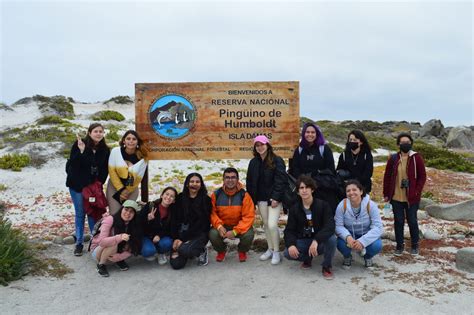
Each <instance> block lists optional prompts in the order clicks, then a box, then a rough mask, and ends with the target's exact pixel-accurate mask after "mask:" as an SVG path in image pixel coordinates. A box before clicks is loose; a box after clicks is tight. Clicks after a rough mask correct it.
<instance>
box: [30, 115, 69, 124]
mask: <svg viewBox="0 0 474 315" xmlns="http://www.w3.org/2000/svg"><path fill="white" fill-rule="evenodd" d="M36 123H37V124H38V125H55V124H63V123H67V121H66V120H64V119H62V118H61V117H59V116H58V115H49V116H44V117H41V118H40V119H38V120H36Z"/></svg>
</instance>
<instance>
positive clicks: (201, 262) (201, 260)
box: [197, 247, 209, 266]
mask: <svg viewBox="0 0 474 315" xmlns="http://www.w3.org/2000/svg"><path fill="white" fill-rule="evenodd" d="M207 254H208V253H207V247H204V251H203V252H202V253H201V255H199V257H198V262H197V265H198V266H207V264H208V263H209V257H208V255H207Z"/></svg>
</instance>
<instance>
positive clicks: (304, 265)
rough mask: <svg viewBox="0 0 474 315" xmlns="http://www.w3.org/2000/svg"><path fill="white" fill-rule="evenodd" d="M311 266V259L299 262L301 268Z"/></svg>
mask: <svg viewBox="0 0 474 315" xmlns="http://www.w3.org/2000/svg"><path fill="white" fill-rule="evenodd" d="M309 268H311V261H303V262H302V263H301V269H309Z"/></svg>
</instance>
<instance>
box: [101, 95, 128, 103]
mask: <svg viewBox="0 0 474 315" xmlns="http://www.w3.org/2000/svg"><path fill="white" fill-rule="evenodd" d="M108 103H115V104H130V103H133V101H132V99H131V98H130V96H127V95H125V96H124V95H119V96H115V97H112V98H111V99H109V100H107V101H105V102H104V104H108Z"/></svg>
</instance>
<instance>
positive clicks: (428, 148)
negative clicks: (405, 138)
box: [413, 141, 474, 173]
mask: <svg viewBox="0 0 474 315" xmlns="http://www.w3.org/2000/svg"><path fill="white" fill-rule="evenodd" d="M413 149H414V150H415V151H417V152H419V153H420V154H421V155H422V156H423V159H424V160H425V165H426V166H429V167H433V168H437V169H440V170H452V171H456V172H467V173H474V163H473V162H471V161H469V160H468V159H467V158H466V157H465V156H463V155H461V154H458V153H455V152H452V151H449V150H447V149H444V148H438V147H435V146H433V145H430V144H427V143H424V142H421V141H415V144H414V145H413Z"/></svg>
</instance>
